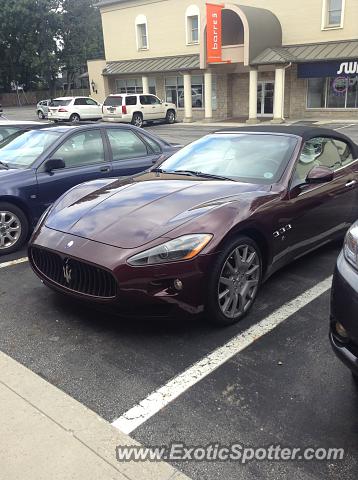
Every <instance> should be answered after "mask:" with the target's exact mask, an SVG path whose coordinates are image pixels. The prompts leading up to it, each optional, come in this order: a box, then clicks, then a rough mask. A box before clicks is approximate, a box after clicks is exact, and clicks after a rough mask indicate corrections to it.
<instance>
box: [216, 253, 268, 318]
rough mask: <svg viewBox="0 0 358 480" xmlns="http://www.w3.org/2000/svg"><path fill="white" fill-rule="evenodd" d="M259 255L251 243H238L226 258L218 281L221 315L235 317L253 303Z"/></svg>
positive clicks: (255, 292) (256, 285) (257, 281)
mask: <svg viewBox="0 0 358 480" xmlns="http://www.w3.org/2000/svg"><path fill="white" fill-rule="evenodd" d="M260 272H261V264H260V257H259V255H258V252H257V251H256V250H255V248H254V247H253V246H251V245H246V244H243V245H239V246H237V247H236V248H235V249H234V250H233V251H232V252H231V253H230V255H229V256H228V257H227V258H226V260H225V262H224V265H223V267H222V270H221V273H220V277H219V282H218V292H217V294H218V303H219V307H220V310H221V312H222V314H223V315H225V317H227V318H237V317H239V316H241V315H242V314H243V313H245V312H246V311H247V310H248V309H249V307H250V305H251V304H252V303H253V301H254V299H255V297H256V294H257V290H258V287H259V282H260Z"/></svg>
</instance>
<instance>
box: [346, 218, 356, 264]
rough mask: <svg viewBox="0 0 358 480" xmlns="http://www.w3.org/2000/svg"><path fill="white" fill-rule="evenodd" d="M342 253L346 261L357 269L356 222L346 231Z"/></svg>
mask: <svg viewBox="0 0 358 480" xmlns="http://www.w3.org/2000/svg"><path fill="white" fill-rule="evenodd" d="M343 252H344V256H345V258H346V260H347V261H348V262H349V263H350V264H351V265H352V266H353V267H354V268H356V269H358V222H355V223H354V224H353V225H352V226H351V228H350V229H349V230H348V232H347V235H346V238H345V239H344V245H343Z"/></svg>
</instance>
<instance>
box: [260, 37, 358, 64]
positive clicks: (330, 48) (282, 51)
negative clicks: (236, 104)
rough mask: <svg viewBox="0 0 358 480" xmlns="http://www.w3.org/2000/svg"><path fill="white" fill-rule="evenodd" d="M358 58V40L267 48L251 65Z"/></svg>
mask: <svg viewBox="0 0 358 480" xmlns="http://www.w3.org/2000/svg"><path fill="white" fill-rule="evenodd" d="M350 59H354V60H356V59H358V40H351V41H344V42H326V43H312V44H305V45H290V46H286V47H276V48H266V49H265V50H264V51H263V52H262V53H260V54H259V55H258V56H257V57H256V58H255V59H254V60H253V61H252V62H251V65H269V64H275V63H287V62H292V63H308V62H325V61H331V60H350Z"/></svg>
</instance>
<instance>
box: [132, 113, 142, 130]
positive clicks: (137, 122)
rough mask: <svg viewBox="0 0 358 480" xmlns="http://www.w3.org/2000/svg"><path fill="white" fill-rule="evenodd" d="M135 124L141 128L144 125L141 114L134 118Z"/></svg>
mask: <svg viewBox="0 0 358 480" xmlns="http://www.w3.org/2000/svg"><path fill="white" fill-rule="evenodd" d="M133 124H134V126H135V127H139V128H141V127H142V126H143V119H142V117H141V116H140V115H135V117H134V119H133Z"/></svg>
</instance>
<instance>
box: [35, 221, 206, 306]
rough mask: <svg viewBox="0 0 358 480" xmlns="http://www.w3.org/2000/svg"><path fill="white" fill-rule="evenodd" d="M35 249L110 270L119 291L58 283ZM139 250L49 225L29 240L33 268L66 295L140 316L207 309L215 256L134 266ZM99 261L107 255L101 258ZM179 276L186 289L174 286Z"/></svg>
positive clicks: (200, 256)
mask: <svg viewBox="0 0 358 480" xmlns="http://www.w3.org/2000/svg"><path fill="white" fill-rule="evenodd" d="M72 242H73V244H72ZM69 245H70V246H69ZM32 247H36V248H43V249H46V250H50V251H52V252H55V253H57V254H59V255H60V256H61V258H62V259H63V262H64V265H65V263H66V260H67V259H74V260H80V261H81V262H84V263H86V264H89V265H92V266H95V267H100V268H102V269H105V270H107V271H108V272H110V273H111V274H112V275H113V277H114V278H115V280H116V282H117V284H118V294H117V295H116V297H115V298H113V299H102V298H96V297H89V296H87V295H84V294H82V293H79V292H76V291H72V290H71V289H69V288H64V287H63V286H61V285H59V284H58V283H55V282H53V281H52V280H51V279H49V278H48V277H46V276H45V275H44V274H43V272H41V271H39V269H38V268H37V267H36V265H35V264H34V261H33V258H32V256H31V248H32ZM134 253H137V251H130V250H127V249H121V248H116V247H113V246H110V245H104V244H99V243H97V242H94V241H91V240H87V239H84V238H80V237H76V236H73V235H69V234H64V233H61V232H58V231H55V230H51V229H49V228H47V227H45V226H42V227H41V228H40V229H39V230H38V231H37V232H35V234H34V235H33V237H32V239H31V241H30V244H29V259H30V263H31V266H32V268H33V270H34V271H35V273H36V274H37V275H38V276H39V277H40V278H41V280H42V281H43V282H44V283H45V284H46V285H47V286H49V287H50V288H52V289H54V290H57V291H59V292H61V293H65V294H68V295H70V296H72V297H75V298H77V299H82V300H84V301H86V302H95V303H99V304H105V305H107V308H110V309H111V310H115V311H117V312H118V313H123V314H126V313H130V314H133V313H138V314H140V313H141V312H142V313H143V311H145V313H146V314H147V313H154V314H156V313H159V314H169V313H172V312H173V311H174V310H180V311H183V312H186V313H189V314H197V313H200V312H202V311H203V310H204V304H205V299H206V285H207V281H206V279H207V277H208V276H209V273H210V266H211V265H212V262H213V261H214V258H215V254H211V255H210V254H209V255H199V256H198V257H196V258H194V259H193V260H188V261H182V262H175V263H168V264H162V265H151V266H145V267H133V266H130V265H128V264H127V263H126V259H127V258H128V256H130V255H132V254H134ZM98 259H101V260H100V262H99V261H98ZM176 279H179V280H180V281H181V282H182V284H183V288H182V289H181V290H180V291H178V290H176V289H175V287H174V280H176Z"/></svg>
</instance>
